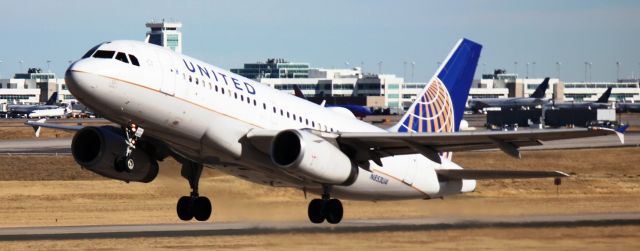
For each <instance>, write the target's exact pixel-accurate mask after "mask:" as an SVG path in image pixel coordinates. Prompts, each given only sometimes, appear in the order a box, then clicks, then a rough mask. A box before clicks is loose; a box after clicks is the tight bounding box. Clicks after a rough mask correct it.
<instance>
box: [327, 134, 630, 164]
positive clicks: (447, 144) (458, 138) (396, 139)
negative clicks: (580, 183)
mask: <svg viewBox="0 0 640 251" xmlns="http://www.w3.org/2000/svg"><path fill="white" fill-rule="evenodd" d="M614 134H618V133H617V132H616V131H615V130H613V129H609V128H595V127H594V128H573V129H549V130H536V131H509V132H503V131H483V132H455V133H389V132H380V133H378V132H364V133H351V132H342V133H340V135H339V136H338V138H337V141H338V142H339V143H340V144H345V145H357V146H358V147H359V148H366V149H373V150H375V151H378V152H380V153H381V154H382V155H383V156H391V155H402V154H412V153H420V152H424V151H417V150H416V149H431V150H433V151H436V152H461V151H473V150H484V149H496V148H498V149H501V150H503V151H505V152H506V153H507V154H509V155H511V156H514V157H517V156H518V155H519V154H518V151H517V149H518V148H520V147H523V146H535V145H542V144H543V142H544V141H551V140H561V139H573V138H583V137H595V136H604V135H614ZM618 135H620V134H618Z"/></svg>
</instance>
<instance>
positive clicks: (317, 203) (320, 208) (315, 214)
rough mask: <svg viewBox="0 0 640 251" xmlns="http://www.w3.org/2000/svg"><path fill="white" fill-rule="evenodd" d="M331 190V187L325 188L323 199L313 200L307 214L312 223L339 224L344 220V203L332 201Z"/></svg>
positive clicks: (336, 200)
mask: <svg viewBox="0 0 640 251" xmlns="http://www.w3.org/2000/svg"><path fill="white" fill-rule="evenodd" d="M330 190H331V189H330V187H329V186H323V193H322V199H313V200H311V202H309V209H308V210H307V213H308V215H309V220H310V221H311V222H313V223H315V224H320V223H322V222H324V220H327V222H329V223H331V224H338V223H340V221H341V220H342V215H343V213H344V211H343V210H342V202H340V200H338V199H331V195H330V194H329V192H330Z"/></svg>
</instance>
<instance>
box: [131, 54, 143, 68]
mask: <svg viewBox="0 0 640 251" xmlns="http://www.w3.org/2000/svg"><path fill="white" fill-rule="evenodd" d="M129 59H131V63H132V64H133V65H135V66H140V63H139V62H138V58H136V56H134V55H131V54H129Z"/></svg>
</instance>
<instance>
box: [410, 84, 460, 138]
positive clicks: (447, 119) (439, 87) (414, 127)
mask: <svg viewBox="0 0 640 251" xmlns="http://www.w3.org/2000/svg"><path fill="white" fill-rule="evenodd" d="M407 113H408V114H409V116H407V117H406V118H405V120H404V121H403V122H402V125H401V126H400V128H399V129H400V130H399V131H400V132H411V133H426V132H453V131H454V128H455V127H454V124H455V121H454V118H453V114H454V113H453V105H452V104H451V97H450V96H449V91H448V90H447V88H446V87H445V85H444V84H443V83H442V81H440V80H439V79H438V78H435V79H434V80H433V81H431V83H429V86H428V87H427V88H426V91H425V92H424V93H423V94H422V96H421V97H419V100H418V101H416V102H415V105H414V106H412V107H411V108H410V109H409V110H408V111H407Z"/></svg>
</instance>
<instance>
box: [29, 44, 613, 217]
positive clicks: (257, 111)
mask: <svg viewBox="0 0 640 251" xmlns="http://www.w3.org/2000/svg"><path fill="white" fill-rule="evenodd" d="M481 48H482V46H481V45H480V44H478V43H475V42H473V41H471V40H468V39H461V40H460V41H458V42H457V43H456V45H455V46H454V48H453V49H452V50H451V52H450V53H449V55H448V56H447V57H446V59H445V60H444V61H442V62H443V64H442V65H441V66H440V67H439V69H438V70H437V71H436V73H435V74H434V76H433V77H432V78H431V80H430V81H429V82H428V84H427V85H426V86H425V88H424V89H423V91H422V93H421V95H419V98H418V99H417V100H416V101H415V102H414V103H413V104H412V105H411V107H410V108H409V110H408V111H407V113H405V114H404V116H403V117H402V118H401V120H400V121H399V123H398V124H396V125H395V126H393V127H391V128H389V129H387V130H385V129H382V128H379V127H376V126H374V125H371V124H369V123H366V122H363V121H361V120H358V119H356V118H354V117H353V116H344V115H342V114H338V113H336V112H334V111H331V110H329V109H327V108H325V107H322V106H319V105H317V104H314V103H311V102H309V101H306V100H304V99H300V98H298V97H294V96H293V95H289V94H286V93H284V92H281V91H278V90H275V89H273V88H270V87H269V86H266V85H262V84H260V83H257V82H255V81H253V80H250V79H247V78H244V77H242V76H239V75H236V74H233V73H231V72H229V71H226V70H223V69H220V68H217V67H215V66H213V65H210V64H207V63H204V62H202V61H199V60H197V59H195V58H191V57H189V56H186V55H184V54H178V53H175V52H173V51H171V50H169V49H166V48H163V47H159V46H155V45H150V44H146V43H142V42H137V41H112V42H107V43H103V44H100V45H98V46H96V47H94V48H92V49H91V50H89V51H88V52H87V53H86V54H85V55H84V56H83V58H82V59H80V60H78V61H76V62H74V63H73V64H72V65H71V66H70V67H69V69H68V70H67V72H66V76H65V80H66V83H67V86H68V87H69V90H70V91H71V93H72V94H73V95H74V96H75V97H76V98H78V100H80V101H81V102H82V103H84V104H86V105H87V106H88V107H89V108H91V109H92V110H94V111H96V112H97V113H99V114H101V115H103V116H104V117H105V118H107V119H108V120H110V121H112V122H113V123H116V124H118V125H120V127H113V126H101V127H95V126H87V127H83V126H67V125H57V124H47V123H44V122H37V121H28V122H27V124H28V125H32V126H34V128H40V127H48V128H54V129H63V130H73V131H77V132H76V134H75V136H74V138H73V141H72V144H71V151H72V154H73V157H74V159H75V161H76V162H77V163H78V164H79V165H80V166H82V167H84V168H85V169H87V170H90V171H93V172H95V173H98V174H100V175H103V176H105V177H109V178H112V179H117V180H124V181H137V182H151V181H153V180H154V178H155V177H156V175H157V174H158V169H159V163H158V162H159V161H162V160H163V159H165V158H167V157H172V158H174V159H176V160H177V161H179V162H180V163H182V170H181V172H180V173H181V176H182V177H184V178H185V179H186V180H187V181H188V183H189V185H190V187H191V193H190V194H189V195H187V196H183V197H181V198H180V199H179V200H178V202H177V206H176V212H177V214H178V217H179V218H180V219H182V220H185V221H188V220H191V219H193V218H195V219H196V220H198V221H204V220H208V219H209V217H210V216H211V213H212V204H211V201H210V200H209V199H208V198H207V197H205V196H201V195H200V193H199V188H198V184H199V180H200V176H201V173H202V169H203V168H204V167H209V168H216V169H219V170H221V171H223V172H226V173H229V174H231V175H234V176H236V177H239V178H242V179H245V180H249V181H251V182H255V183H258V184H263V185H268V186H276V187H293V188H297V189H300V190H302V191H304V192H305V193H306V192H310V193H313V194H317V195H318V196H319V197H317V198H315V199H313V200H311V201H310V203H309V207H308V210H307V213H308V216H309V220H310V221H311V222H313V223H322V222H324V221H327V222H329V223H331V224H336V223H339V222H340V221H341V220H342V217H343V206H342V203H341V199H352V200H370V201H380V200H403V199H434V198H442V197H445V196H452V195H457V194H461V193H467V192H472V191H474V190H475V189H476V180H477V179H504V178H540V177H565V176H567V175H566V174H565V173H562V172H558V171H507V170H467V169H462V168H461V167H460V166H459V165H457V164H456V163H454V162H453V161H452V152H458V151H471V150H481V149H494V148H498V149H500V150H502V151H503V152H505V153H507V154H509V155H511V156H513V157H517V158H519V157H520V153H519V150H518V148H519V147H521V146H531V145H540V144H542V142H544V141H548V140H558V139H570V138H579V137H590V136H600V135H611V134H618V135H619V136H620V137H622V136H621V135H622V134H621V132H618V131H614V130H612V129H605V128H588V129H586V128H585V129H558V130H539V131H518V132H493V131H486V132H458V131H459V128H460V123H461V121H462V116H463V113H464V108H465V103H466V100H467V97H468V93H469V89H470V87H471V82H472V79H473V75H474V73H475V70H476V66H477V64H478V59H479V57H480V51H481ZM158 104H162V105H158ZM123 189H124V188H123Z"/></svg>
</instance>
